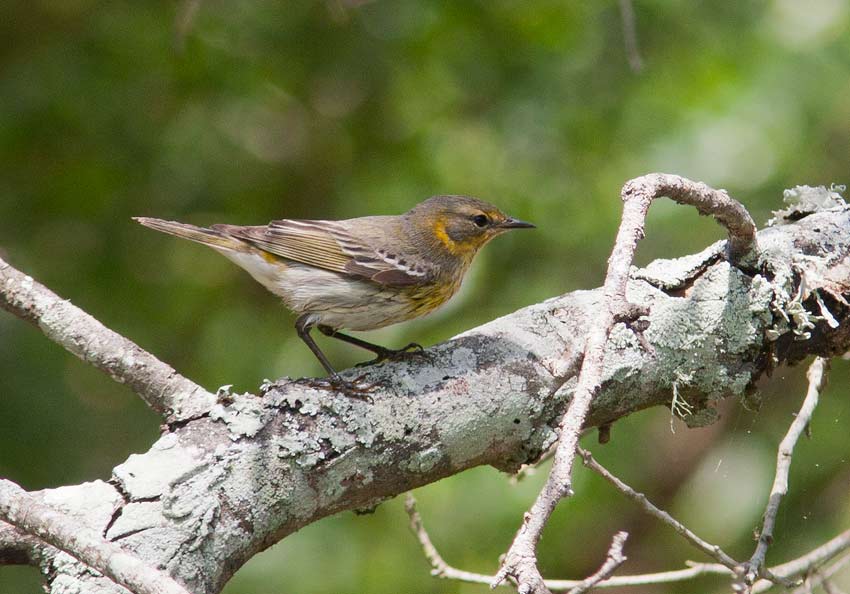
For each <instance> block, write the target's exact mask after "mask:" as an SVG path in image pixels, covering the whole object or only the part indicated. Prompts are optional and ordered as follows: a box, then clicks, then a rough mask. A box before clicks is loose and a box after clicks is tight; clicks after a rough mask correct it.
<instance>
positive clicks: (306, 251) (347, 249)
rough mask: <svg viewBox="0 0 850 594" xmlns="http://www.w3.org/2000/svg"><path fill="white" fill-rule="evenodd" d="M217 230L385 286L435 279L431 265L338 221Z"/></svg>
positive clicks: (283, 222)
mask: <svg viewBox="0 0 850 594" xmlns="http://www.w3.org/2000/svg"><path fill="white" fill-rule="evenodd" d="M213 229H215V230H217V231H222V232H225V233H227V234H228V235H231V236H233V237H236V238H238V239H242V240H243V241H247V242H249V243H251V244H253V245H255V246H256V247H258V248H260V249H262V250H264V251H266V252H269V253H271V254H274V255H276V256H281V257H283V258H286V259H287V260H292V261H294V262H300V263H302V264H307V265H308V266H315V267H316V268H323V269H325V270H330V271H332V272H338V273H340V274H346V275H349V276H354V277H359V278H364V279H368V280H371V281H374V282H376V283H379V284H382V285H387V286H395V287H405V286H415V285H421V284H424V283H427V282H429V280H431V279H432V271H431V269H429V268H428V267H427V266H424V265H422V264H419V263H416V264H414V263H413V262H408V261H407V260H406V259H405V258H403V257H400V256H397V255H395V254H393V253H392V252H391V251H389V250H386V249H383V248H376V247H374V246H370V245H367V244H366V242H364V241H362V240H360V239H358V238H356V237H354V236H353V235H352V234H351V233H350V232H349V231H348V230H347V229H346V226H344V225H341V224H340V223H338V222H337V221H303V220H297V219H282V220H279V221H272V222H271V223H269V225H268V226H266V227H238V226H235V225H213Z"/></svg>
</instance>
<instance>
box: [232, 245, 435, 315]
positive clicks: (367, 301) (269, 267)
mask: <svg viewBox="0 0 850 594" xmlns="http://www.w3.org/2000/svg"><path fill="white" fill-rule="evenodd" d="M219 251H220V252H221V253H222V254H223V255H224V256H226V257H227V258H228V259H230V260H232V261H233V262H234V263H236V264H238V265H239V266H240V267H242V268H244V269H245V270H247V271H248V273H250V275H251V276H253V277H254V279H255V280H257V282H259V283H260V284H262V285H263V286H264V287H266V288H267V289H268V290H269V291H271V292H272V293H274V294H275V295H279V296H280V297H282V298H283V302H284V303H285V304H286V306H287V307H289V309H291V310H292V311H294V312H295V313H297V314H308V315H309V316H310V321H311V322H312V323H315V324H323V325H326V326H330V327H331V328H334V329H337V330H341V329H349V330H374V329H375V328H383V327H384V326H389V325H391V324H396V323H398V322H403V321H405V320H409V319H410V318H412V317H416V316H417V315H419V314H418V313H415V308H414V305H413V304H412V303H410V302H409V301H408V300H407V299H404V298H400V297H399V296H398V294H397V292H396V291H395V290H392V289H387V288H386V287H383V286H381V285H379V284H377V283H373V282H370V281H359V280H356V279H351V278H348V277H345V276H343V275H341V274H337V273H336V272H330V271H327V270H322V269H319V268H313V267H310V266H306V265H302V264H298V263H295V262H286V264H285V265H281V264H279V263H275V262H268V261H267V260H266V259H265V258H263V257H262V256H260V255H257V254H249V253H239V252H232V251H226V250H219Z"/></svg>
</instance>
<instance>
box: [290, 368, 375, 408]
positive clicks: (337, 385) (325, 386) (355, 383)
mask: <svg viewBox="0 0 850 594" xmlns="http://www.w3.org/2000/svg"><path fill="white" fill-rule="evenodd" d="M365 379H366V375H365V374H364V375H361V376H358V377H356V378H354V379H352V380H346V379H343V378H342V377H341V376H339V375H331V376H328V377H311V378H305V380H304V383H306V384H307V385H308V386H310V387H311V388H316V389H318V390H332V391H334V392H341V393H342V394H345V395H346V396H348V397H350V398H356V399H358V400H363V401H365V402H369V403H371V402H372V397H371V396H370V394H371V393H372V392H374V391H375V390H376V389H377V388H378V384H375V383H369V382H366V381H365Z"/></svg>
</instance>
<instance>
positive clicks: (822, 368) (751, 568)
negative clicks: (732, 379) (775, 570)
mask: <svg viewBox="0 0 850 594" xmlns="http://www.w3.org/2000/svg"><path fill="white" fill-rule="evenodd" d="M828 371H829V361H828V360H827V359H824V358H823V357H816V358H815V360H814V361H813V362H812V364H811V365H810V366H809V370H808V372H807V373H806V377H807V378H808V380H809V388H808V390H807V392H806V397H805V399H804V400H803V405H802V406H801V407H800V412H799V413H797V416H796V417H795V418H794V421H793V422H792V423H791V426H790V427H789V428H788V433H786V434H785V437H784V438H783V439H782V441H781V442H780V443H779V450H778V452H777V454H776V475H775V477H774V479H773V487H772V488H771V490H770V496H769V497H768V500H767V507H766V508H765V510H764V517H763V520H762V529H761V533H760V534H759V540H758V544H757V545H756V550H755V552H754V553H753V556H752V557H751V558H750V560H749V561H748V562H747V563H746V564H744V567H743V571H742V579H743V581H744V583H745V584H746V585H747V586H751V585H752V584H753V583H754V582H755V581H756V579H757V578H759V577H764V575H763V571H762V568H763V567H764V560H765V557H766V555H767V549H768V547H769V546H770V545H771V543H772V542H773V529H774V527H775V525H776V515H777V513H778V512H779V504H780V502H781V501H782V498H783V497H784V496H785V495H786V494H787V493H788V473H789V471H790V470H791V457H792V456H793V454H794V446H795V445H797V440H798V439H800V436H801V435H802V434H803V432H804V431H805V430H806V427H808V425H809V422H810V421H811V420H812V414H813V413H814V411H815V407H817V405H818V397H819V396H820V393H821V391H822V390H823V388H824V387H825V385H826V376H827V372H828Z"/></svg>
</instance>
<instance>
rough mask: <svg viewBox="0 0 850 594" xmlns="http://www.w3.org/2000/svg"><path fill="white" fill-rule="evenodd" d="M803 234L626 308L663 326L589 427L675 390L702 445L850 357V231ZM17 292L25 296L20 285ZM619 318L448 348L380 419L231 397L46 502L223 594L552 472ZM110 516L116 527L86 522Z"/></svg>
mask: <svg viewBox="0 0 850 594" xmlns="http://www.w3.org/2000/svg"><path fill="white" fill-rule="evenodd" d="M800 217H801V215H799V214H798V215H796V216H795V219H800V220H796V221H795V222H793V223H792V224H788V225H780V226H777V227H775V228H771V229H768V230H765V231H762V232H761V233H759V236H758V241H759V246H760V247H761V248H762V255H761V259H760V261H759V263H758V267H756V268H752V269H751V268H749V267H748V266H746V267H744V269H740V268H737V267H735V266H731V265H730V264H729V263H728V262H727V261H725V260H723V259H722V258H720V257H719V252H718V249H716V248H711V249H709V250H706V251H705V252H703V253H701V254H696V255H694V256H688V257H686V258H680V259H677V260H668V261H658V262H655V263H653V264H652V265H650V266H649V267H647V269H645V270H642V271H634V273H633V274H632V275H631V278H630V279H628V281H627V282H628V291H627V293H626V294H627V295H628V296H629V299H631V300H633V301H634V302H636V303H640V304H642V305H644V306H646V307H648V309H649V314H648V316H647V321H648V322H649V326H648V329H647V330H646V331H645V332H644V333H643V336H642V337H639V335H637V334H636V333H635V332H633V331H632V330H630V329H629V328H627V327H625V325H623V324H618V325H616V326H615V327H614V328H613V330H611V333H610V338H609V340H608V341H607V343H606V345H605V352H604V358H603V370H602V374H601V377H602V381H601V385H602V388H601V389H600V390H599V391H598V392H597V393H596V394H595V397H594V398H593V400H592V401H591V402H590V407H589V410H588V412H587V417H586V419H585V421H584V426H585V427H592V426H599V425H608V424H611V423H613V422H615V421H616V420H617V419H619V418H621V417H623V416H626V415H629V414H631V413H633V412H636V411H639V410H643V409H645V408H647V407H650V406H656V405H669V403H670V398H671V394H672V386H673V385H674V384H675V385H676V386H677V389H678V392H679V397H680V399H681V400H682V401H683V402H684V401H687V403H688V405H689V406H690V408H691V413H689V414H688V415H686V416H685V419H684V420H685V422H686V423H688V424H689V425H690V426H699V425H705V424H708V423H710V422H712V420H713V418H714V417H713V407H714V405H715V403H716V402H717V401H718V400H719V399H721V398H725V397H728V396H733V395H734V396H737V397H742V396H744V395H745V394H746V393H747V388H748V386H750V385H752V384H753V383H754V382H756V381H757V380H758V379H759V378H760V377H761V376H762V375H763V374H765V373H767V372H769V371H771V370H772V369H774V368H775V366H776V365H779V364H783V363H788V362H795V361H799V360H801V359H802V358H804V357H807V356H810V355H812V354H818V355H822V356H831V355H832V354H835V353H843V352H846V351H847V350H848V349H850V308H848V307H847V306H846V305H844V304H843V303H842V301H841V300H839V299H838V297H840V296H842V295H847V294H850V289H848V288H850V211H848V210H847V209H846V208H833V209H830V210H828V211H824V212H815V213H814V214H809V215H808V216H806V215H805V214H803V215H802V218H800ZM762 270H764V271H767V272H768V273H765V274H762V273H761V272H757V271H762ZM0 274H3V275H4V276H3V278H4V281H3V282H2V288H0V291H4V292H5V293H8V291H9V281H8V280H7V279H8V278H9V277H8V276H5V275H7V274H8V270H4V271H3V272H2V273H0ZM803 278H805V283H806V287H807V291H806V292H805V293H804V292H803V291H802V290H801V282H802V280H801V279H803ZM26 282H27V281H26V280H25V279H24V278H21V279H18V280H16V281H14V282H13V283H12V284H13V285H14V286H12V289H13V290H17V289H18V286H19V285H20V284H21V283H24V284H26ZM624 282H625V279H624ZM817 295H820V296H821V297H822V298H823V301H824V304H825V306H826V307H828V308H829V310H830V312H831V315H832V317H833V318H834V320H835V321H837V322H838V323H837V324H836V325H832V324H830V323H829V322H828V321H827V320H826V319H825V317H824V316H821V315H820V313H819V312H821V308H820V306H819V304H818V303H817V300H816V296H817ZM604 298H605V296H604V294H603V291H602V290H592V291H579V292H576V293H571V294H568V295H563V296H561V297H557V298H553V299H549V300H547V301H545V302H543V303H540V304H536V305H533V306H530V307H527V308H524V309H522V310H519V311H517V312H515V313H513V314H510V315H508V316H505V317H503V318H500V319H498V320H494V321H492V322H490V323H488V324H485V325H483V326H481V327H479V328H475V329H472V330H470V331H469V332H466V333H464V334H463V335H461V336H458V337H456V338H454V339H453V340H451V341H448V342H446V343H443V344H440V345H436V346H434V347H432V348H430V349H428V353H429V357H428V358H427V359H425V358H422V359H417V360H410V361H402V362H388V363H383V364H380V365H375V366H372V367H370V368H369V369H368V370H367V373H368V375H369V378H368V380H369V382H370V383H373V384H375V385H376V389H375V391H374V392H373V393H372V397H373V403H371V404H370V403H365V402H362V401H357V400H354V399H351V398H348V397H346V396H344V395H341V394H337V393H334V392H331V391H327V390H322V389H319V388H317V387H316V386H315V385H313V384H311V383H309V382H300V381H292V380H289V379H282V380H280V381H278V382H276V383H269V384H267V385H264V386H262V387H261V390H260V394H259V395H253V394H236V395H233V396H232V397H231V398H230V399H228V400H227V401H226V402H224V401H223V402H221V403H217V404H215V405H213V406H212V407H211V408H210V410H209V412H208V413H201V414H199V415H198V416H193V415H190V416H188V417H187V416H184V417H183V418H185V419H186V421H185V422H183V423H174V424H172V425H171V426H170V427H168V428H167V430H166V432H165V433H164V434H163V435H162V436H161V437H160V439H159V440H158V441H157V442H156V443H155V444H154V445H153V446H152V448H151V449H150V450H149V451H148V452H145V453H143V454H134V455H132V456H131V457H130V458H129V459H128V460H127V461H125V462H124V463H122V464H120V465H119V466H117V467H116V468H115V469H114V470H113V476H112V479H111V481H110V483H111V484H108V485H107V484H104V483H98V482H95V483H87V484H85V485H78V486H74V487H62V488H59V489H51V490H47V491H45V492H44V497H45V498H47V497H50V498H51V506H53V501H63V502H64V505H63V506H62V509H63V511H64V512H66V513H69V514H71V515H73V516H75V517H77V515H80V516H84V517H85V521H84V522H83V523H84V524H85V525H86V526H88V527H89V528H91V529H93V530H95V531H96V532H97V533H98V534H103V535H104V537H105V538H106V539H107V540H110V541H112V542H120V544H121V547H122V548H123V549H124V550H125V551H127V552H129V553H132V554H134V555H136V556H138V557H139V558H140V559H141V560H142V561H143V562H144V563H146V564H147V565H149V566H151V567H162V568H165V569H166V571H167V572H168V573H169V574H170V575H172V577H174V578H176V579H177V580H179V581H180V582H181V583H183V584H184V585H185V586H186V588H187V589H188V590H190V591H191V592H193V594H215V593H217V592H219V591H220V590H221V588H222V587H223V585H224V583H225V582H226V581H227V580H228V579H229V577H230V576H231V575H232V574H233V572H235V571H236V569H238V568H239V567H240V566H241V565H242V564H243V563H245V561H247V560H248V559H250V558H251V557H252V556H253V555H254V554H256V553H257V552H258V551H260V550H263V549H265V548H266V547H268V546H270V545H271V544H273V543H275V542H277V541H278V540H280V539H281V538H283V537H285V536H287V535H288V534H291V533H293V532H295V531H296V530H298V529H300V528H302V527H303V526H305V525H307V524H310V523H312V522H315V521H317V520H319V519H320V518H323V517H325V516H328V515H330V514H334V513H337V512H339V511H342V510H348V509H361V508H368V507H373V506H375V505H377V504H379V503H380V502H381V501H384V500H386V499H387V498H389V497H393V496H394V495H396V494H398V493H402V492H404V491H407V490H409V489H411V488H415V487H417V486H421V485H424V484H427V483H430V482H433V481H436V480H439V479H441V478H443V477H446V476H449V475H453V474H457V473H459V472H461V471H463V470H465V469H468V468H472V467H474V466H478V465H482V464H489V465H491V466H494V467H496V468H498V469H500V470H504V471H508V472H514V471H516V470H517V469H518V468H519V466H520V465H521V464H523V463H528V462H532V461H534V460H536V459H537V458H538V457H539V456H540V454H541V453H542V452H544V451H546V450H548V449H549V448H550V447H551V446H552V444H553V443H554V442H555V441H556V439H557V434H556V431H555V429H556V428H557V427H558V424H559V420H560V419H562V418H563V416H564V411H565V410H566V408H567V406H568V403H569V402H570V400H571V396H572V393H573V390H574V389H575V387H576V380H575V379H570V380H569V381H567V382H565V381H564V377H565V375H566V376H568V375H569V373H567V372H565V369H566V367H565V364H564V361H565V359H567V360H569V359H577V356H576V353H581V352H582V351H583V349H584V346H585V344H586V340H587V336H588V333H589V332H590V331H591V330H593V331H595V330H596V328H597V327H596V325H595V320H596V314H597V313H598V312H599V311H600V310H601V309H602V308H603V303H605V301H604ZM42 326H44V324H42ZM641 340H643V343H642V342H641ZM564 353H568V354H570V355H569V357H565V356H564ZM357 373H358V374H362V373H363V370H358V371H357ZM348 375H349V376H351V375H352V372H348ZM161 379H162V378H160V380H161ZM164 397H169V396H168V394H165V395H164ZM748 397H749V398H752V396H748ZM86 486H88V487H89V488H88V489H84V487H86ZM83 490H85V495H86V496H85V497H79V496H77V497H75V498H71V497H70V494H71V493H77V494H79V492H81V491H83ZM98 505H100V507H102V508H103V510H104V512H103V513H100V514H95V515H91V514H87V510H89V509H90V508H92V507H93V506H98ZM57 557H58V556H57ZM40 567H41V569H42V571H44V572H45V574H47V575H49V576H51V577H54V578H55V581H53V582H51V584H56V586H55V587H53V586H51V587H52V594H59V593H60V591H61V590H60V587H59V584H60V582H61V583H62V584H65V585H67V584H68V583H72V584H74V586H75V587H76V588H77V589H78V590H79V591H93V588H92V587H91V586H92V584H93V583H96V586H97V588H99V590H98V591H99V592H103V593H106V592H113V591H114V592H119V591H120V588H118V587H117V586H115V587H114V588H113V587H112V586H111V585H109V584H108V583H106V581H105V580H104V579H103V578H98V577H97V576H94V575H92V573H91V572H89V571H87V570H86V569H85V568H84V567H83V566H81V565H80V564H78V563H76V564H75V563H69V562H67V560H66V562H64V563H57V562H55V561H51V560H49V559H48V560H46V561H45V562H43V563H41V564H40ZM722 570H723V571H724V572H728V569H727V568H725V567H724V568H722ZM99 579H100V580H103V581H98V580H99ZM614 579H617V578H611V580H614ZM759 583H761V582H757V584H756V585H758V584H759ZM574 585H575V582H574V583H573V584H572V585H571V586H569V587H573V586H574Z"/></svg>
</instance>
